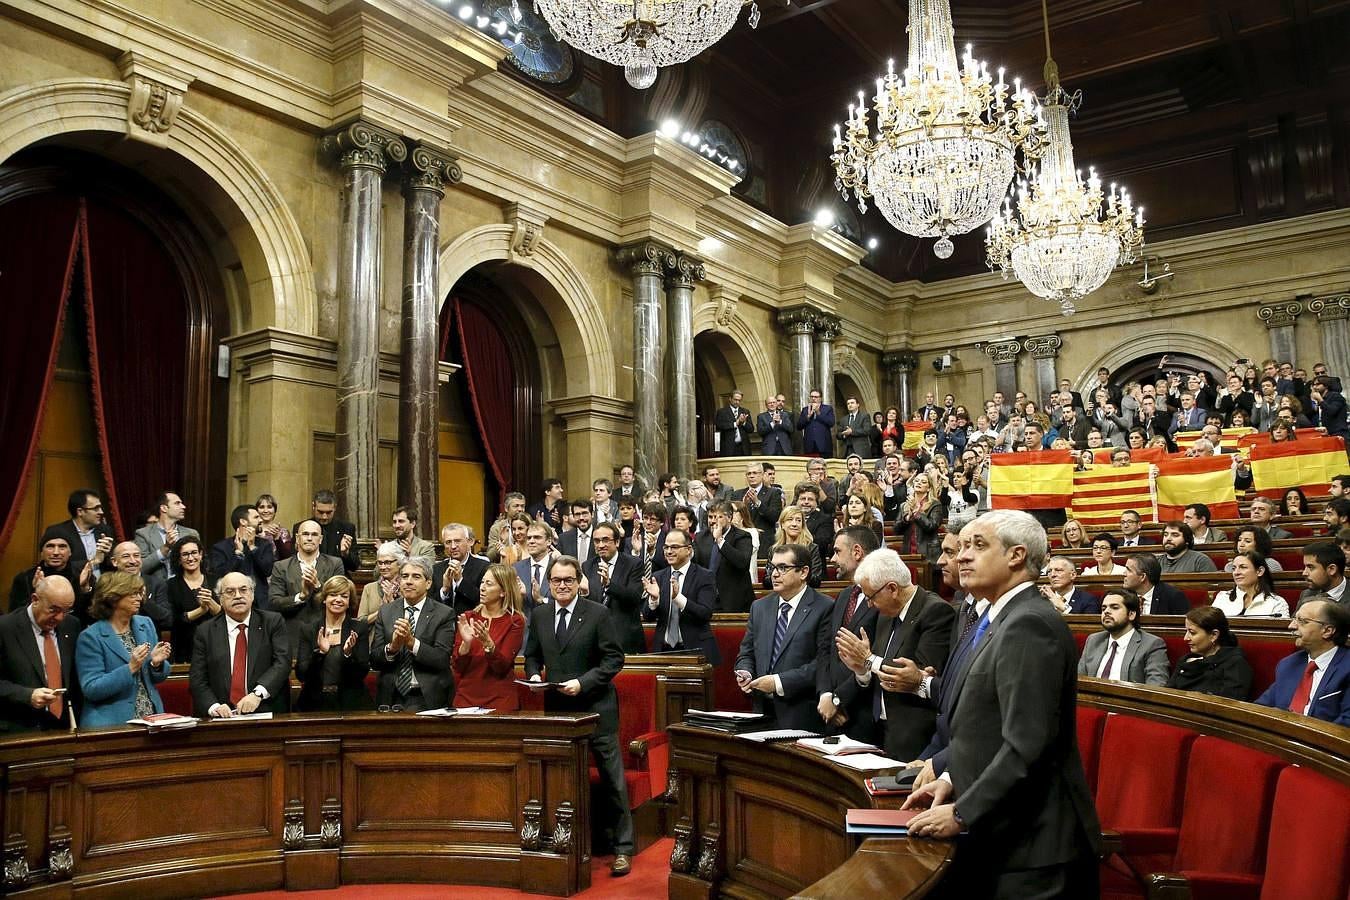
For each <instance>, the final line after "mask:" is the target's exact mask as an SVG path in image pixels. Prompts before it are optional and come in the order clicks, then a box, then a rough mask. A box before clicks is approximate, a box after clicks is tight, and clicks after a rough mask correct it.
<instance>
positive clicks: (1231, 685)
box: [1167, 606, 1252, 700]
mask: <svg viewBox="0 0 1350 900" xmlns="http://www.w3.org/2000/svg"><path fill="white" fill-rule="evenodd" d="M1186 644H1187V646H1188V647H1190V651H1191V652H1190V653H1188V654H1186V655H1185V656H1183V657H1182V658H1181V659H1179V660H1177V666H1176V668H1175V669H1174V670H1173V671H1172V677H1171V678H1169V679H1168V680H1167V686H1168V687H1170V688H1176V689H1177V690H1179V691H1195V692H1196V693H1199V694H1213V695H1214V696H1216V697H1227V698H1228V699H1230V700H1246V699H1247V698H1248V697H1250V696H1251V695H1252V667H1251V666H1250V665H1248V664H1247V657H1246V656H1244V655H1243V653H1242V649H1241V648H1240V647H1238V641H1237V636H1236V635H1234V634H1233V633H1232V631H1230V630H1229V628H1228V617H1227V616H1225V615H1224V614H1223V610H1221V609H1217V608H1215V607H1213V606H1197V607H1196V608H1195V609H1192V610H1189V611H1188V612H1187V613H1186Z"/></svg>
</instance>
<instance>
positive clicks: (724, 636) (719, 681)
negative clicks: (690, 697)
mask: <svg viewBox="0 0 1350 900" xmlns="http://www.w3.org/2000/svg"><path fill="white" fill-rule="evenodd" d="M713 637H715V638H716V639H717V650H718V652H719V653H721V654H722V662H721V663H719V664H718V666H717V667H716V668H715V669H714V670H713V703H714V704H716V706H717V708H718V709H729V710H736V711H740V712H749V711H751V710H753V709H754V704H753V703H751V701H750V697H749V695H747V694H745V693H743V692H742V691H741V689H740V688H738V687H737V686H736V676H735V675H734V674H732V673H733V672H734V671H735V668H736V656H737V654H739V653H740V652H741V639H742V638H744V637H745V626H744V625H714V626H713Z"/></svg>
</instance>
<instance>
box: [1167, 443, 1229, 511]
mask: <svg viewBox="0 0 1350 900" xmlns="http://www.w3.org/2000/svg"><path fill="white" fill-rule="evenodd" d="M1232 465H1233V457H1232V455H1231V454H1224V455H1223V456H1197V457H1193V458H1187V457H1185V456H1181V455H1179V454H1178V455H1174V456H1170V457H1168V458H1167V459H1165V460H1163V461H1162V462H1160V463H1158V464H1157V466H1158V478H1157V481H1156V482H1155V484H1154V490H1155V491H1156V494H1157V504H1156V510H1157V521H1159V522H1166V521H1168V520H1170V519H1180V518H1181V513H1182V511H1183V510H1185V508H1186V507H1187V506H1189V505H1190V504H1192V503H1204V504H1206V505H1207V506H1208V507H1209V512H1210V515H1211V516H1213V517H1214V518H1216V519H1236V518H1237V517H1238V502H1237V494H1236V493H1235V492H1234V490H1233V469H1232Z"/></svg>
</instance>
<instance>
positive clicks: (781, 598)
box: [778, 585, 810, 612]
mask: <svg viewBox="0 0 1350 900" xmlns="http://www.w3.org/2000/svg"><path fill="white" fill-rule="evenodd" d="M808 587H810V585H803V586H802V589H801V590H800V591H798V592H797V596H795V597H784V596H783V595H782V594H779V595H778V600H779V602H780V603H781V602H782V601H785V600H786V601H787V605H788V606H790V607H792V611H793V612H796V611H797V604H798V603H801V602H802V598H803V597H805V596H806V590H807V588H808Z"/></svg>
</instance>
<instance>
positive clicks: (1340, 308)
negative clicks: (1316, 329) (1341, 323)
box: [1308, 294, 1350, 322]
mask: <svg viewBox="0 0 1350 900" xmlns="http://www.w3.org/2000/svg"><path fill="white" fill-rule="evenodd" d="M1308 312H1310V313H1312V314H1313V315H1315V316H1317V321H1319V322H1330V321H1333V320H1335V319H1345V318H1350V294H1328V295H1327V296H1325V297H1313V298H1312V299H1311V300H1309V301H1308Z"/></svg>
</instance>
